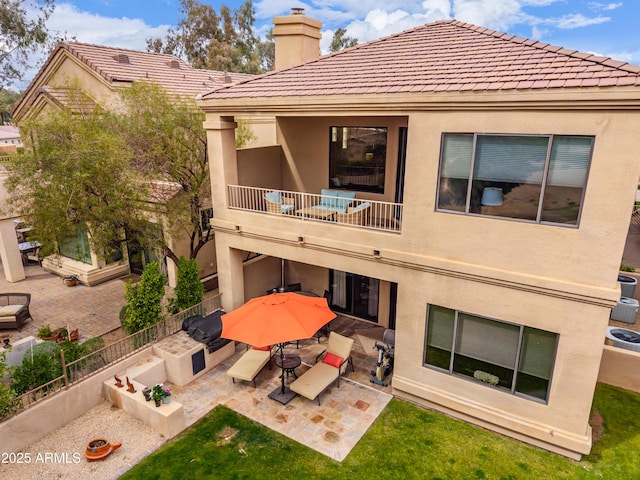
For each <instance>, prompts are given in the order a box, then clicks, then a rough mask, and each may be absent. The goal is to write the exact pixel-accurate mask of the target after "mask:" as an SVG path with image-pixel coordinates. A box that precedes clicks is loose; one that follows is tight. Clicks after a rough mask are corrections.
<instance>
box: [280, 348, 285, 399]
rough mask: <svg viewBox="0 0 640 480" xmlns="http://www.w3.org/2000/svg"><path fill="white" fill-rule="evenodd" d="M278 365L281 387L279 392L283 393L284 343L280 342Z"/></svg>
mask: <svg viewBox="0 0 640 480" xmlns="http://www.w3.org/2000/svg"><path fill="white" fill-rule="evenodd" d="M280 365H282V388H281V389H280V393H281V394H283V395H284V343H281V344H280Z"/></svg>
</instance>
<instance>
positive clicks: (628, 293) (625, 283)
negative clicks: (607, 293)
mask: <svg viewBox="0 0 640 480" xmlns="http://www.w3.org/2000/svg"><path fill="white" fill-rule="evenodd" d="M618 282H620V289H621V290H622V296H623V297H629V298H634V297H635V296H636V286H637V285H638V279H637V278H635V277H632V276H631V275H622V274H619V275H618Z"/></svg>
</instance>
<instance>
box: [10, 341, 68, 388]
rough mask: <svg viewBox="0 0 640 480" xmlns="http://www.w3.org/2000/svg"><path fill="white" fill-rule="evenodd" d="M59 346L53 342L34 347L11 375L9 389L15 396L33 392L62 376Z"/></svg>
mask: <svg viewBox="0 0 640 480" xmlns="http://www.w3.org/2000/svg"><path fill="white" fill-rule="evenodd" d="M59 351H60V346H59V345H58V344H57V343H55V342H42V343H39V344H36V345H34V346H33V347H32V348H31V349H29V351H27V354H26V355H25V356H24V358H23V359H22V365H19V366H17V367H15V368H14V369H13V371H12V373H11V388H12V389H13V390H14V391H15V392H16V394H17V395H22V394H23V393H26V392H28V391H29V390H33V389H34V388H36V387H39V386H40V385H44V384H45V383H48V382H50V381H51V380H53V379H55V378H58V377H59V376H61V375H62V365H61V364H60V356H59Z"/></svg>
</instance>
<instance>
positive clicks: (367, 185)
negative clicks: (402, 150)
mask: <svg viewBox="0 0 640 480" xmlns="http://www.w3.org/2000/svg"><path fill="white" fill-rule="evenodd" d="M386 163H387V129H386V127H331V128H330V148H329V186H330V187H331V188H343V189H346V190H352V191H359V192H374V193H384V178H385V166H386Z"/></svg>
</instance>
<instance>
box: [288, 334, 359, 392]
mask: <svg viewBox="0 0 640 480" xmlns="http://www.w3.org/2000/svg"><path fill="white" fill-rule="evenodd" d="M352 348H353V338H349V337H344V336H342V335H340V334H338V333H336V332H331V333H330V334H329V341H328V342H327V349H326V350H325V351H324V352H322V353H321V354H320V355H318V356H317V357H316V362H317V363H316V364H315V365H314V366H313V367H311V368H310V369H309V370H307V371H306V372H304V373H303V374H302V375H301V376H300V377H299V378H298V379H297V380H295V381H294V382H293V383H291V385H289V388H290V389H291V391H292V392H295V393H297V394H298V395H302V396H303V397H305V398H308V399H309V400H314V399H316V398H317V399H318V405H320V394H321V393H322V392H324V391H325V390H326V389H327V388H329V387H330V386H331V384H332V383H333V382H335V381H336V380H337V381H338V388H340V376H341V375H342V374H343V373H345V372H346V370H347V367H348V366H349V365H351V370H352V371H355V370H354V368H353V361H352V360H351V349H352ZM320 357H323V358H322V361H321V362H318V359H319V358H320Z"/></svg>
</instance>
